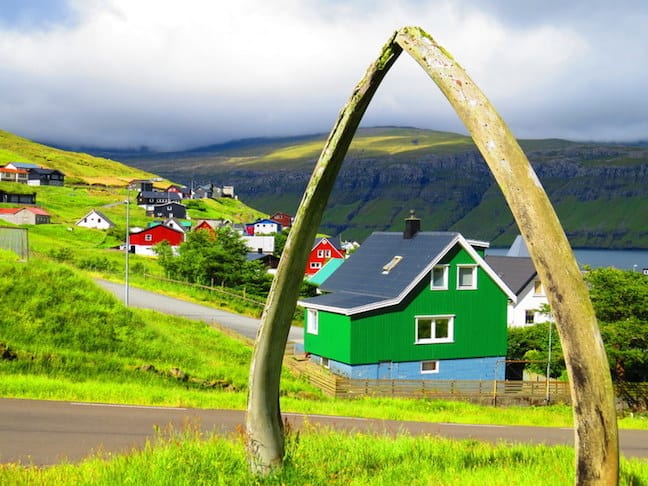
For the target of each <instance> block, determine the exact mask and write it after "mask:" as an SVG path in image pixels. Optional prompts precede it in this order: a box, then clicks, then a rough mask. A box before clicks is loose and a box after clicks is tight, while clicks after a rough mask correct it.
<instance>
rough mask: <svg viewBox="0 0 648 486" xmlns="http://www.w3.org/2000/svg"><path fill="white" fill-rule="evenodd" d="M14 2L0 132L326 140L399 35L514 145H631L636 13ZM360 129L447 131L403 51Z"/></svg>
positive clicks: (204, 1)
mask: <svg viewBox="0 0 648 486" xmlns="http://www.w3.org/2000/svg"><path fill="white" fill-rule="evenodd" d="M29 3H30V2H22V3H21V2H18V3H14V5H13V6H12V8H13V10H11V9H10V10H8V11H7V10H6V11H5V13H4V14H1V13H0V112H2V114H3V117H2V118H3V126H2V127H0V128H2V129H5V130H8V131H12V132H15V133H17V134H20V135H24V136H27V137H30V138H35V139H38V140H43V141H51V142H56V143H62V144H69V145H77V146H84V145H85V146H91V145H95V146H111V147H127V146H129V147H138V146H142V145H146V146H150V147H153V148H156V149H162V150H168V149H178V148H187V147H193V146H198V145H204V144H210V143H217V142H221V141H226V140H230V139H234V138H245V137H255V136H274V135H290V134H300V133H313V132H328V130H329V129H330V127H331V126H332V124H333V122H334V121H335V118H336V116H337V113H338V111H339V110H340V108H341V107H342V105H343V104H344V102H345V101H346V99H347V98H348V96H349V95H350V93H351V90H352V88H353V86H354V85H355V84H356V83H357V82H358V80H359V79H360V78H361V77H362V75H363V73H364V71H365V69H366V67H367V66H368V65H369V63H370V62H372V61H373V60H374V59H375V57H376V55H377V54H378V52H379V50H380V48H381V46H382V45H383V44H384V42H385V41H386V40H387V38H388V37H389V35H390V34H391V32H393V31H394V30H395V29H396V28H399V27H401V26H403V25H420V26H421V27H423V28H424V29H425V30H427V31H428V32H429V33H430V34H432V35H433V36H434V37H435V38H436V39H437V40H438V41H439V42H440V43H442V44H443V45H444V46H445V47H447V48H448V50H449V51H450V52H452V54H453V55H454V57H455V58H456V59H458V60H459V62H460V63H461V64H462V65H463V66H464V67H466V69H467V70H468V72H469V73H470V74H471V76H472V77H473V78H474V79H475V81H476V82H477V83H478V84H479V86H480V87H481V88H482V89H483V90H484V92H485V93H486V94H487V96H489V98H490V99H491V100H492V101H493V102H494V104H495V106H496V107H497V108H498V109H499V110H500V111H501V112H502V114H503V116H504V118H505V119H506V120H507V121H508V122H509V124H510V125H511V127H512V129H513V131H514V133H515V134H516V135H518V136H519V137H525V138H541V137H564V138H579V139H588V140H590V139H591V140H595V139H599V140H637V139H645V138H646V131H645V129H646V115H645V113H646V108H647V107H646V104H647V101H646V97H645V96H644V86H645V85H646V82H647V81H648V79H647V78H648V76H647V75H646V69H645V68H644V67H643V65H642V63H641V62H640V61H641V60H642V59H643V57H644V56H645V50H646V49H645V48H646V46H647V40H646V36H648V34H647V33H644V29H643V25H644V23H645V20H646V16H647V12H648V6H644V5H643V3H639V2H637V3H636V4H632V2H629V3H626V2H624V3H623V4H622V6H619V5H617V4H608V3H602V2H585V1H576V2H568V5H565V6H563V5H562V4H563V3H564V2H551V1H549V2H543V3H542V5H543V7H538V6H535V5H536V2H530V3H531V4H533V5H531V6H526V5H523V6H521V7H520V6H518V5H517V4H514V6H511V4H510V2H503V1H495V0H491V1H485V2H480V3H479V5H473V3H474V2H468V1H458V2H457V1H452V2H450V1H445V2H443V1H440V2H420V1H416V0H409V1H406V0H402V1H382V0H381V1H377V2H368V1H356V2H347V1H342V0H337V1H324V0H307V1H299V0H275V1H273V2H267V1H263V0H241V1H238V2H226V4H225V5H223V2H213V1H210V0H188V1H186V2H182V3H178V2H175V1H171V0H104V1H98V0H69V1H67V2H64V1H54V2H50V5H52V6H54V8H53V10H52V11H51V12H50V13H51V17H48V16H47V15H45V14H46V13H47V10H43V9H46V7H45V5H46V4H47V2H45V5H43V6H42V8H41V9H40V10H37V12H38V15H36V14H35V13H34V10H33V9H32V13H31V14H30V13H29V10H24V9H23V11H22V12H20V11H19V10H20V5H29ZM37 3H38V2H37ZM41 3H43V2H41ZM538 5H539V3H538ZM12 12H13V13H12ZM30 15H31V16H30ZM30 19H31V21H30ZM363 124H364V125H365V126H371V125H408V126H418V127H423V128H432V129H439V130H454V131H460V130H462V127H461V125H460V123H459V122H458V120H457V118H456V115H455V114H454V113H453V112H452V110H451V109H450V108H449V106H448V105H447V102H445V101H444V100H443V98H442V96H441V95H440V94H439V93H438V90H437V89H436V87H435V86H434V85H433V83H432V82H431V81H430V80H429V78H428V77H427V76H426V75H425V73H424V72H423V71H422V70H421V69H420V68H419V67H418V66H417V65H415V63H414V62H412V61H411V60H410V59H408V58H406V56H402V57H401V59H399V61H398V62H397V63H396V65H395V66H394V67H393V68H392V72H390V73H389V75H388V76H387V78H386V80H385V81H384V83H383V86H381V89H380V90H379V92H378V94H377V95H376V97H375V99H374V101H373V103H372V105H371V107H370V109H369V110H368V112H367V115H366V117H365V120H364V123H363Z"/></svg>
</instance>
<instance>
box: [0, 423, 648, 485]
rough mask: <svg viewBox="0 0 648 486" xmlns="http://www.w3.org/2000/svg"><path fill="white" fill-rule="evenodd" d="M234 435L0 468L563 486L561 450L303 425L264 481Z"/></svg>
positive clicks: (5, 479) (176, 477) (90, 475)
mask: <svg viewBox="0 0 648 486" xmlns="http://www.w3.org/2000/svg"><path fill="white" fill-rule="evenodd" d="M244 445H245V444H244V440H243V438H242V436H236V435H233V436H230V437H219V436H214V435H203V434H201V433H200V432H199V431H198V429H197V427H196V424H188V426H187V427H186V429H185V430H183V431H174V430H166V431H162V432H161V433H160V434H159V436H158V437H157V438H156V439H155V440H152V441H150V442H149V443H147V445H146V446H145V447H144V448H143V449H142V450H137V451H132V452H131V453H129V454H118V455H111V454H109V453H98V454H96V455H95V456H92V457H89V458H88V459H86V460H84V461H83V462H81V463H80V464H78V465H74V464H61V465H56V466H52V467H48V468H37V467H30V466H28V465H18V464H9V465H5V466H3V467H2V468H0V482H2V484H5V485H16V486H17V485H43V486H45V485H56V486H59V485H61V486H63V485H74V486H77V485H106V486H113V485H115V484H133V485H147V486H149V485H173V486H180V485H191V486H194V485H298V484H299V485H323V484H327V485H345V486H346V485H358V486H360V485H362V486H365V485H367V486H371V485H381V486H382V485H402V484H408V485H413V486H416V485H431V484H434V485H461V486H466V485H483V484H488V485H506V486H515V485H525V486H526V485H530V484H534V485H545V486H552V485H556V486H558V485H566V484H572V483H573V474H574V473H573V462H574V457H573V456H574V454H573V450H572V449H571V448H569V447H564V446H557V447H548V446H542V445H538V446H527V445H517V444H498V445H491V444H487V443H483V442H480V441H476V440H465V441H456V440H449V439H441V438H437V437H411V436H406V435H401V436H399V437H397V438H395V439H394V438H391V437H387V436H381V435H366V434H353V433H342V432H335V431H331V430H328V429H320V428H314V427H311V428H309V427H307V428H306V430H305V431H303V432H301V433H299V434H290V435H289V437H288V442H287V454H286V460H285V466H284V468H283V469H282V470H280V471H277V472H274V473H272V474H270V475H269V476H267V477H265V478H257V477H254V476H253V475H252V474H251V473H250V471H249V467H248V463H247V459H246V456H245V447H244ZM620 479H621V480H620V484H621V485H640V484H645V482H646V481H648V463H647V462H645V461H640V460H625V459H624V460H622V461H621V478H620Z"/></svg>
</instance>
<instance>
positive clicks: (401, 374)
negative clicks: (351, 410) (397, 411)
mask: <svg viewBox="0 0 648 486" xmlns="http://www.w3.org/2000/svg"><path fill="white" fill-rule="evenodd" d="M311 359H312V360H313V361H314V362H316V363H318V364H322V358H321V357H320V356H315V355H313V356H311ZM504 360H505V357H504V356H495V357H485V358H467V359H445V360H439V362H438V363H439V365H438V366H439V368H438V369H439V371H438V372H437V373H421V362H420V361H406V362H396V363H394V362H391V361H388V362H382V363H378V364H365V365H348V364H346V363H340V362H338V361H334V360H329V368H330V370H331V371H332V372H333V373H335V374H336V375H340V376H345V377H347V378H354V379H369V380H504Z"/></svg>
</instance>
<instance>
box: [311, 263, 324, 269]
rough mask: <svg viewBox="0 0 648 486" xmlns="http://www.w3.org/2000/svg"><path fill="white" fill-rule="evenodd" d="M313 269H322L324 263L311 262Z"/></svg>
mask: <svg viewBox="0 0 648 486" xmlns="http://www.w3.org/2000/svg"><path fill="white" fill-rule="evenodd" d="M310 267H311V268H322V262H311V264H310Z"/></svg>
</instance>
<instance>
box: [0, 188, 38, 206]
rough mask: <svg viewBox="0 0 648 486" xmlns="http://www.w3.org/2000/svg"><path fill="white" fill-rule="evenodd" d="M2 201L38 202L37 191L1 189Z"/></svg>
mask: <svg viewBox="0 0 648 486" xmlns="http://www.w3.org/2000/svg"><path fill="white" fill-rule="evenodd" d="M0 202H2V203H9V204H36V193H35V192H23V191H5V190H1V189H0Z"/></svg>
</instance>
